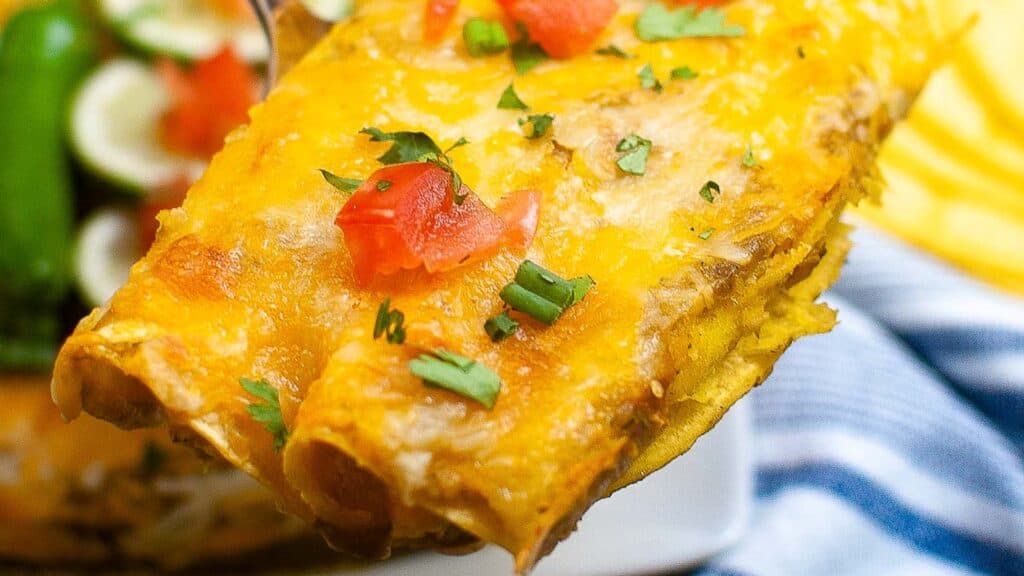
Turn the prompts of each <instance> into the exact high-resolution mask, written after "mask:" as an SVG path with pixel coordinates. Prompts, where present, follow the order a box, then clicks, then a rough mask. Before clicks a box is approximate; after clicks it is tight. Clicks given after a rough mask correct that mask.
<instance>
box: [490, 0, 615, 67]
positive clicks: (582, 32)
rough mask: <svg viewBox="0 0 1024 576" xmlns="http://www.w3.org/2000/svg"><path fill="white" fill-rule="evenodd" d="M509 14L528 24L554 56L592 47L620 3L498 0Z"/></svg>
mask: <svg viewBox="0 0 1024 576" xmlns="http://www.w3.org/2000/svg"><path fill="white" fill-rule="evenodd" d="M498 3H499V4H501V7H502V8H504V9H505V12H506V13H508V15H509V17H510V18H511V19H512V20H514V21H516V22H522V23H523V25H524V26H526V30H527V32H529V34H530V38H531V39H532V40H534V41H535V42H537V43H538V44H540V45H541V47H542V48H544V51H545V52H547V53H548V54H549V55H550V56H553V57H555V58H569V57H571V56H575V55H577V54H582V53H583V52H586V51H587V50H589V49H590V47H591V45H593V43H594V41H595V40H597V37H598V36H599V35H600V34H601V32H602V31H603V30H604V29H605V28H606V27H607V26H608V23H609V22H611V20H612V18H613V17H614V16H615V13H616V12H617V11H618V9H619V5H618V3H617V2H616V1H615V0H559V1H557V2H555V1H552V0H499V2H498Z"/></svg>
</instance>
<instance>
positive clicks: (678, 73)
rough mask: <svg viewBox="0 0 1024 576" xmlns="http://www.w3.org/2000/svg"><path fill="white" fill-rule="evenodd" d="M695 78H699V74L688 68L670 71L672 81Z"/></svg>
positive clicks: (681, 67)
mask: <svg viewBox="0 0 1024 576" xmlns="http://www.w3.org/2000/svg"><path fill="white" fill-rule="evenodd" d="M697 76H699V74H697V72H696V71H695V70H694V69H693V68H690V67H689V66H680V67H679V68H673V69H672V79H673V80H693V79H694V78H696V77H697Z"/></svg>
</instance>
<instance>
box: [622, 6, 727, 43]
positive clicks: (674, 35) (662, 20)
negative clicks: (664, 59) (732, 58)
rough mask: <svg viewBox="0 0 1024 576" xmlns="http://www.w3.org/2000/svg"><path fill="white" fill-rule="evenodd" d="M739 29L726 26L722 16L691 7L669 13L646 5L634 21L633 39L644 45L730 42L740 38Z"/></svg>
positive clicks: (710, 10) (665, 9) (723, 15)
mask: <svg viewBox="0 0 1024 576" xmlns="http://www.w3.org/2000/svg"><path fill="white" fill-rule="evenodd" d="M745 33H746V31H745V30H744V29H743V27H742V26H737V25H735V24H726V22H725V12H722V11H721V10H718V9H716V8H704V9H703V10H701V11H700V12H698V11H697V9H696V8H695V7H693V6H682V7H680V8H677V9H675V10H669V9H668V8H665V7H664V6H663V5H661V4H659V3H657V2H655V3H652V4H648V5H647V8H645V9H644V11H643V13H641V14H640V17H639V18H637V21H636V35H637V36H639V37H640V39H641V40H643V41H645V42H657V41H659V40H676V39H679V38H698V37H700V38H732V37H736V36H742V35H743V34H745Z"/></svg>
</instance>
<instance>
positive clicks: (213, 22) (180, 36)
mask: <svg viewBox="0 0 1024 576" xmlns="http://www.w3.org/2000/svg"><path fill="white" fill-rule="evenodd" d="M99 7H100V12H101V13H102V15H103V17H104V18H105V19H106V20H107V21H108V22H109V23H110V25H111V27H112V28H113V29H114V30H115V31H116V32H117V33H118V35H120V36H121V37H122V38H123V39H124V40H125V41H127V42H128V43H129V44H132V45H133V46H135V47H136V48H138V49H139V50H142V51H144V52H147V53H150V54H160V55H164V56H171V57H173V58H178V59H182V60H201V59H203V58H207V57H209V56H212V55H213V54H214V53H215V52H217V50H219V49H220V47H221V46H223V45H224V44H228V43H230V44H231V46H232V47H234V49H235V51H236V52H237V53H238V55H239V56H240V57H241V58H242V59H243V60H245V61H246V62H251V63H261V62H266V60H267V56H268V54H269V52H270V49H269V46H268V44H267V39H266V37H265V36H264V35H263V30H262V28H260V25H259V23H258V22H257V21H256V20H255V19H250V20H245V21H235V20H230V19H227V18H224V17H223V16H221V15H220V14H217V12H216V11H215V10H214V9H213V8H212V7H211V6H210V3H209V2H208V1H205V0H100V2H99Z"/></svg>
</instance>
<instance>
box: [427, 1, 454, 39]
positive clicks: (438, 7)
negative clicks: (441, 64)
mask: <svg viewBox="0 0 1024 576" xmlns="http://www.w3.org/2000/svg"><path fill="white" fill-rule="evenodd" d="M458 9H459V0H427V11H426V13H425V14H424V15H423V39H424V40H426V41H427V42H438V41H440V40H441V38H442V37H443V36H444V31H445V30H446V29H447V28H448V25H449V24H451V22H452V18H454V17H455V13H456V12H457V11H458Z"/></svg>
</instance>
